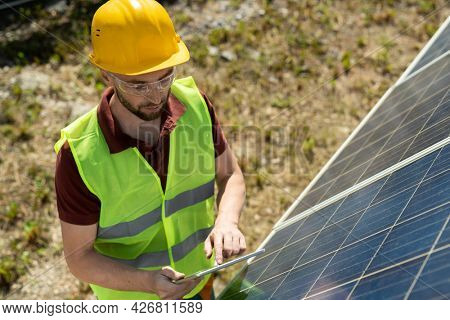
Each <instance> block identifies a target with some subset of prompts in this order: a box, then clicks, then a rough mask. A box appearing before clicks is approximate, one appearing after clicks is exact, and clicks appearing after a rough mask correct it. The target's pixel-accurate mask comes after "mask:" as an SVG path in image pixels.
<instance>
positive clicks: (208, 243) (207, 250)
mask: <svg viewBox="0 0 450 320" xmlns="http://www.w3.org/2000/svg"><path fill="white" fill-rule="evenodd" d="M205 254H206V257H207V258H210V257H211V254H212V246H211V236H208V238H206V240H205Z"/></svg>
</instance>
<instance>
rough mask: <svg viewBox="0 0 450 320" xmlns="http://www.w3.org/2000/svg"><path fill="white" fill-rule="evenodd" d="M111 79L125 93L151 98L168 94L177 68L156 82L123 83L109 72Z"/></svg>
mask: <svg viewBox="0 0 450 320" xmlns="http://www.w3.org/2000/svg"><path fill="white" fill-rule="evenodd" d="M108 74H109V75H110V76H111V78H112V79H113V80H114V82H115V83H116V86H117V87H118V88H119V89H120V90H121V91H122V92H124V93H127V94H131V95H134V96H144V97H145V96H150V95H155V94H159V95H162V94H167V93H168V91H169V89H170V86H171V85H172V83H173V80H174V79H175V67H174V68H173V70H172V72H171V73H170V74H168V75H167V76H165V77H164V78H162V79H160V80H158V81H155V82H146V83H131V82H127V81H123V80H121V79H119V78H118V77H116V76H115V75H114V74H112V73H110V72H108Z"/></svg>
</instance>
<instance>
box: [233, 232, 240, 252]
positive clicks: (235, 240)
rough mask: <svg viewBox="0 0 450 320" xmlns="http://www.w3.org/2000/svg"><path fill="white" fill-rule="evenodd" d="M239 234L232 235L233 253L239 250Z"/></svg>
mask: <svg viewBox="0 0 450 320" xmlns="http://www.w3.org/2000/svg"><path fill="white" fill-rule="evenodd" d="M239 238H240V237H239V236H235V237H233V255H237V254H239V252H240V249H241V245H240V243H239Z"/></svg>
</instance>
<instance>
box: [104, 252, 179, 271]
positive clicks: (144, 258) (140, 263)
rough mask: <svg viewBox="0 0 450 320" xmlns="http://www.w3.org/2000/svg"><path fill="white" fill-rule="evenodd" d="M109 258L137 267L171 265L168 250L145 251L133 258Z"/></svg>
mask: <svg viewBox="0 0 450 320" xmlns="http://www.w3.org/2000/svg"><path fill="white" fill-rule="evenodd" d="M109 258H111V259H113V260H116V261H118V262H122V263H125V264H127V265H129V266H132V267H135V268H148V267H161V266H166V265H170V259H169V253H168V252H167V250H164V251H157V252H147V253H143V254H141V255H140V256H139V257H137V258H136V259H132V260H128V259H120V258H113V257H109Z"/></svg>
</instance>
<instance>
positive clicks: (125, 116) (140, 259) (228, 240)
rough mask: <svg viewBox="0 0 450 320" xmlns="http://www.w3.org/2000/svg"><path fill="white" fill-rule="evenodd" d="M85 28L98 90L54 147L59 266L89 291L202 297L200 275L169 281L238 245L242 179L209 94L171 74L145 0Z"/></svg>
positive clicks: (155, 12) (159, 17)
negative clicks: (101, 87)
mask: <svg viewBox="0 0 450 320" xmlns="http://www.w3.org/2000/svg"><path fill="white" fill-rule="evenodd" d="M91 36H92V46H93V52H92V53H91V55H90V61H91V62H92V63H93V64H94V65H96V66H97V67H99V68H100V69H101V72H102V75H103V77H104V78H105V81H106V82H107V83H108V85H109V87H108V88H107V89H106V90H105V91H104V93H103V95H102V98H101V102H100V103H99V105H98V106H97V107H95V108H93V109H92V110H90V111H89V112H87V113H86V114H85V115H83V116H81V117H80V118H78V119H76V120H75V121H74V122H73V123H71V124H70V125H68V126H67V127H66V128H64V129H62V131H61V139H60V140H59V141H58V142H57V143H56V144H55V150H56V152H57V153H58V156H57V162H56V172H55V187H56V194H57V204H58V211H59V217H60V221H61V229H62V235H63V244H64V253H65V257H66V261H67V264H68V266H69V269H70V271H71V272H72V273H73V274H74V275H75V276H76V277H77V278H79V279H81V280H82V281H85V282H88V283H89V284H90V286H91V288H92V289H93V291H94V293H95V295H96V296H97V297H98V298H99V299H159V298H161V299H180V298H185V299H190V298H203V299H209V298H210V297H214V296H213V293H212V280H213V278H212V277H210V276H206V277H204V278H203V279H198V280H195V281H194V280H192V281H188V282H185V283H183V284H174V283H173V282H172V280H174V279H180V278H183V277H184V276H185V275H187V274H191V273H193V272H196V271H199V270H203V269H206V268H209V267H212V266H213V265H214V261H215V260H216V261H217V263H219V264H220V263H222V262H223V258H227V257H230V256H232V255H236V254H239V253H242V252H243V251H244V250H245V248H246V244H245V238H244V236H243V235H242V233H241V232H240V231H239V229H238V221H239V215H240V211H241V210H242V207H243V204H244V199H245V185H244V179H243V175H242V172H241V170H240V169H239V166H238V164H237V161H236V159H235V158H234V156H233V155H232V152H231V150H230V148H229V146H228V145H227V143H226V140H225V138H224V136H223V132H222V131H221V129H220V125H219V123H218V120H217V118H216V116H215V114H214V110H213V107H212V105H211V102H210V101H209V99H208V98H207V97H206V95H205V94H203V93H202V92H200V91H199V90H198V89H197V86H196V84H195V82H194V80H193V78H192V77H187V78H183V79H177V80H175V81H174V71H175V66H176V65H179V64H182V63H185V62H186V61H188V60H189V52H188V49H187V48H186V46H185V44H184V43H183V42H182V41H181V39H180V36H179V35H178V34H176V33H175V30H174V27H173V23H172V21H171V20H170V17H169V15H168V14H167V12H166V11H165V9H164V8H163V7H162V6H161V5H160V4H158V3H157V2H156V1H153V0H110V1H108V2H107V3H105V4H104V5H103V6H101V7H100V8H99V9H98V10H97V12H96V13H95V15H94V18H93V22H92V34H91ZM214 181H215V182H216V183H217V187H218V196H217V207H218V213H217V218H215V213H214ZM213 250H214V253H215V254H214V253H213Z"/></svg>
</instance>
